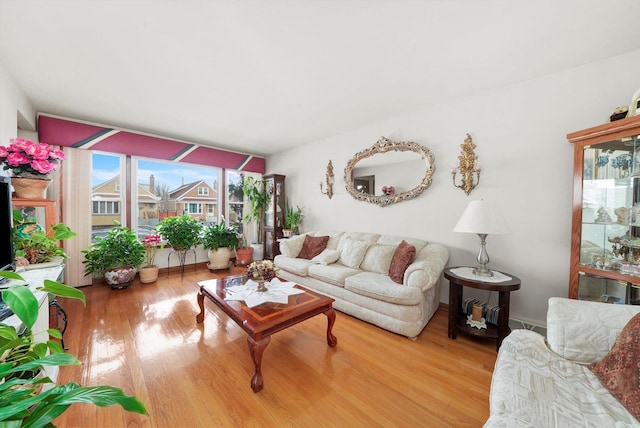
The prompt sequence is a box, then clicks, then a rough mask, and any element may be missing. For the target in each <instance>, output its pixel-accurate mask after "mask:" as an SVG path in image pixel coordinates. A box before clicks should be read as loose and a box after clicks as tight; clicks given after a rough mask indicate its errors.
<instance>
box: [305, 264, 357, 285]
mask: <svg viewBox="0 0 640 428" xmlns="http://www.w3.org/2000/svg"><path fill="white" fill-rule="evenodd" d="M360 272H362V271H361V270H359V269H353V268H350V267H348V266H345V265H342V264H340V263H333V264H332V265H329V266H326V265H311V266H309V270H308V274H309V276H310V277H311V278H315V279H319V280H320V281H324V282H328V283H329V284H333V285H337V286H338V287H344V281H345V279H346V278H348V277H350V276H352V275H356V274H358V273H360Z"/></svg>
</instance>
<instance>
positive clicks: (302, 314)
mask: <svg viewBox="0 0 640 428" xmlns="http://www.w3.org/2000/svg"><path fill="white" fill-rule="evenodd" d="M245 281H246V277H242V276H238V275H233V276H229V277H227V278H224V279H219V280H212V281H210V282H209V284H210V285H206V286H205V285H198V287H199V288H200V291H199V292H198V306H200V313H199V314H198V315H197V316H196V321H197V322H199V323H201V322H203V321H204V298H205V296H206V297H208V298H209V299H211V301H213V303H215V304H216V306H217V307H218V308H220V309H222V311H223V312H224V313H225V314H227V315H228V316H229V317H231V319H232V320H234V321H235V322H236V324H238V325H239V326H240V327H241V328H242V329H243V330H244V331H246V332H247V334H248V337H247V343H248V344H249V352H250V353H251V358H252V359H253V363H254V365H255V369H256V370H255V373H254V374H253V376H252V377H251V388H252V389H253V391H254V392H258V391H260V390H261V389H262V388H263V386H264V381H263V379H262V369H261V364H262V353H263V352H264V350H265V348H266V347H267V345H268V344H269V342H270V341H271V335H272V334H274V333H277V332H279V331H281V330H284V329H285V328H288V327H291V326H292V325H295V324H298V323H299V322H302V321H304V320H306V319H309V318H311V317H314V316H316V315H318V314H325V315H326V316H327V319H328V323H327V343H328V344H329V346H331V347H334V346H336V345H337V344H338V339H337V338H336V337H335V336H334V335H333V334H332V333H331V330H332V328H333V324H334V323H335V321H336V313H335V311H334V310H333V306H332V305H333V301H334V300H333V299H331V298H329V297H326V296H323V295H321V294H317V293H314V292H313V291H310V290H307V289H305V288H303V287H301V286H299V285H296V287H297V288H299V289H301V290H304V291H305V292H304V293H302V294H296V295H294V296H289V302H288V303H287V304H279V303H263V304H261V305H259V306H255V307H253V308H249V307H247V306H246V305H245V304H244V303H243V302H239V301H226V300H224V298H225V295H226V294H225V286H228V285H238V284H242V283H244V282H245Z"/></svg>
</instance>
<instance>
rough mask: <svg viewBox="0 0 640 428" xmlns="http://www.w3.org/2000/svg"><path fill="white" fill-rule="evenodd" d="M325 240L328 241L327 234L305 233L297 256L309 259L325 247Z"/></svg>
mask: <svg viewBox="0 0 640 428" xmlns="http://www.w3.org/2000/svg"><path fill="white" fill-rule="evenodd" d="M327 242H329V236H311V235H305V237H304V243H303V244H302V250H300V253H299V254H298V258H299V259H307V260H311V259H312V258H314V257H315V256H317V255H318V254H320V253H321V252H322V251H324V249H325V248H327Z"/></svg>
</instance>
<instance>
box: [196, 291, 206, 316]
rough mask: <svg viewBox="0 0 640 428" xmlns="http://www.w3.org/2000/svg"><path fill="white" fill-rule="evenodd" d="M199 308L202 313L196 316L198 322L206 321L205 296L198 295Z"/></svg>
mask: <svg viewBox="0 0 640 428" xmlns="http://www.w3.org/2000/svg"><path fill="white" fill-rule="evenodd" d="M198 306H200V313H199V314H198V315H196V322H202V321H204V294H202V292H200V293H198Z"/></svg>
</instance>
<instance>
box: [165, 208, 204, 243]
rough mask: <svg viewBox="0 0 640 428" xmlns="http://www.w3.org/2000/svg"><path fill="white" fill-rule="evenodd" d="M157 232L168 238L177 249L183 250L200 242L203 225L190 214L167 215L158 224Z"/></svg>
mask: <svg viewBox="0 0 640 428" xmlns="http://www.w3.org/2000/svg"><path fill="white" fill-rule="evenodd" d="M156 232H158V233H159V234H160V236H162V238H163V239H166V240H167V241H168V242H169V245H171V246H172V247H173V248H174V249H175V250H178V251H182V250H188V249H189V248H191V247H193V246H195V245H197V244H198V243H199V242H200V233H201V232H202V225H201V224H200V223H198V220H196V219H195V218H191V217H189V216H188V215H183V216H180V217H167V218H165V219H164V220H162V221H161V222H160V223H158V225H157V226H156Z"/></svg>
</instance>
